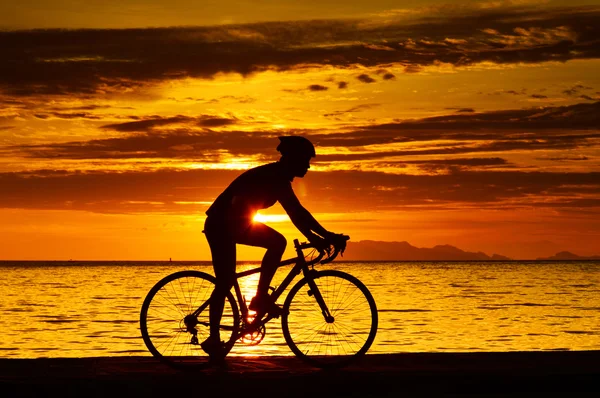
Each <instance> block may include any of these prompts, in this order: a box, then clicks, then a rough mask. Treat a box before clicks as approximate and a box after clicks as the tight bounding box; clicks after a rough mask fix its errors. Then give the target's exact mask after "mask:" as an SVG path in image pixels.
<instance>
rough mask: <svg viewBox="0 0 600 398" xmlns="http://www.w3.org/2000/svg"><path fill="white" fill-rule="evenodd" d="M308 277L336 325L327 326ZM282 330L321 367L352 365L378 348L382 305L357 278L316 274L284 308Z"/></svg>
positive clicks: (295, 288)
mask: <svg viewBox="0 0 600 398" xmlns="http://www.w3.org/2000/svg"><path fill="white" fill-rule="evenodd" d="M309 279H313V280H314V281H315V283H316V284H317V286H318V288H319V291H320V292H321V295H322V296H323V299H324V301H325V303H326V304H327V307H328V308H329V311H330V313H331V315H332V316H333V317H334V321H333V322H331V323H327V322H326V320H325V318H324V316H323V313H322V311H321V308H320V306H319V304H318V303H317V301H316V299H315V297H314V294H311V293H310V287H309V285H308V283H309ZM283 309H284V311H283V315H282V318H281V326H282V330H283V336H284V338H285V341H286V343H287V345H288V346H289V347H290V349H291V350H292V352H293V353H294V354H295V355H296V356H298V357H299V358H300V359H302V360H304V361H305V362H307V363H309V364H311V365H313V366H316V367H319V368H336V367H342V366H346V365H348V364H350V363H351V362H352V361H354V360H356V359H358V358H359V357H361V356H362V355H364V354H365V353H366V352H367V351H368V349H369V348H370V347H371V345H372V344H373V341H374V340H375V335H376V334H377V326H378V322H379V318H378V314H377V305H376V304H375V300H374V299H373V296H372V295H371V292H369V289H367V287H366V286H365V285H364V284H363V283H362V282H361V281H360V280H358V279H357V278H356V277H354V276H352V275H350V274H347V273H345V272H341V271H335V270H326V271H314V274H313V276H309V277H305V278H303V279H301V280H300V281H299V282H298V283H296V284H295V285H294V286H293V287H292V289H291V290H290V293H289V294H288V296H287V298H286V300H285V303H284V305H283Z"/></svg>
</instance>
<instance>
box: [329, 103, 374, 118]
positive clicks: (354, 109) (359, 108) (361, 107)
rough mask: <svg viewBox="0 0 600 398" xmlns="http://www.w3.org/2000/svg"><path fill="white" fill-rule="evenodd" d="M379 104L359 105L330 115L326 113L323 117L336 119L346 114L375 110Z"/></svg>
mask: <svg viewBox="0 0 600 398" xmlns="http://www.w3.org/2000/svg"><path fill="white" fill-rule="evenodd" d="M379 105H380V104H361V105H357V106H353V107H352V108H350V109H346V110H342V111H335V112H332V113H326V114H324V115H323V116H325V117H338V116H341V115H344V114H348V113H355V112H361V111H364V110H367V109H372V108H375V107H377V106H379Z"/></svg>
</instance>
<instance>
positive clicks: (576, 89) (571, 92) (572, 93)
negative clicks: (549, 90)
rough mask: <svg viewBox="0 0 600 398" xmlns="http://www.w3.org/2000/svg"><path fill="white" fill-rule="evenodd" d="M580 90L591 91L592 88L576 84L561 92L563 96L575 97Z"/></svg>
mask: <svg viewBox="0 0 600 398" xmlns="http://www.w3.org/2000/svg"><path fill="white" fill-rule="evenodd" d="M582 90H592V87H587V86H584V85H583V84H576V85H574V86H573V87H571V88H569V89H566V90H564V91H563V94H566V95H570V96H575V95H578V94H579V93H580V92H581V91H582Z"/></svg>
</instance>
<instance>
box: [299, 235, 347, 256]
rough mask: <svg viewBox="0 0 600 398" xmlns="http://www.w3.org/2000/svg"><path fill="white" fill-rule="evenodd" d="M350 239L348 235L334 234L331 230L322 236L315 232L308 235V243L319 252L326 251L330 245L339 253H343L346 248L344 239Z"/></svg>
mask: <svg viewBox="0 0 600 398" xmlns="http://www.w3.org/2000/svg"><path fill="white" fill-rule="evenodd" d="M348 239H350V237H349V236H348V235H344V234H336V233H333V232H327V234H326V235H325V236H324V237H320V236H318V235H316V234H312V235H311V236H309V237H308V240H309V241H310V243H311V244H312V245H313V246H314V247H315V248H316V249H317V250H319V251H320V252H325V251H326V252H328V253H329V251H330V249H331V246H333V248H334V249H335V250H337V251H339V252H340V253H344V250H346V241H347V240H348Z"/></svg>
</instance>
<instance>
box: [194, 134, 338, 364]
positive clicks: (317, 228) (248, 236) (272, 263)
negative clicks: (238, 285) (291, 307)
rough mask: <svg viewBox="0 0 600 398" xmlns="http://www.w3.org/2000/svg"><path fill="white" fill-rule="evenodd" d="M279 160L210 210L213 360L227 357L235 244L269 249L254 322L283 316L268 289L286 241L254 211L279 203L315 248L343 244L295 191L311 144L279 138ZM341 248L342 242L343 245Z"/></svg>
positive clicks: (248, 174)
mask: <svg viewBox="0 0 600 398" xmlns="http://www.w3.org/2000/svg"><path fill="white" fill-rule="evenodd" d="M279 140H280V143H279V145H278V146H277V151H279V152H280V153H281V158H280V159H279V161H277V162H274V163H269V164H265V165H262V166H258V167H255V168H253V169H250V170H247V171H245V172H244V173H242V174H241V175H240V176H239V177H237V178H236V179H235V180H234V181H233V182H232V183H231V184H230V185H229V186H228V187H227V189H225V191H223V193H221V194H220V195H219V196H218V197H217V199H216V200H215V201H214V203H213V204H212V205H211V206H210V208H209V209H208V210H207V211H206V215H207V218H206V222H205V224H204V233H205V234H206V239H207V241H208V244H209V246H210V251H211V255H212V261H213V267H214V271H215V276H216V286H215V289H214V291H213V294H212V296H211V298H210V308H209V318H210V336H209V337H208V339H206V340H205V341H204V342H203V343H202V344H201V347H202V349H203V350H204V351H205V352H206V353H207V354H209V356H210V357H211V358H222V357H224V355H225V353H224V343H223V342H221V338H220V330H219V324H220V320H221V317H222V315H223V307H224V304H225V297H226V295H227V293H228V292H229V290H230V289H231V287H232V286H233V283H234V281H235V273H236V269H235V268H236V244H238V243H239V244H243V245H249V246H257V247H263V248H265V249H267V252H266V253H265V255H264V257H263V260H262V264H261V275H260V279H259V282H258V288H257V291H256V296H255V297H254V298H253V299H252V301H251V302H250V305H249V308H250V309H251V310H253V311H255V312H256V316H255V319H256V320H259V319H261V318H262V317H263V316H264V315H265V314H266V313H269V314H271V315H274V316H278V315H280V314H281V308H280V307H279V306H277V305H276V304H275V302H274V301H273V300H272V299H271V297H270V296H269V293H268V288H269V284H270V283H271V280H272V279H273V276H274V275H275V271H276V269H277V266H278V265H279V263H280V262H281V257H282V256H283V253H284V251H285V248H286V245H287V242H286V239H285V237H284V236H283V235H282V234H280V233H279V232H277V231H275V230H274V229H272V228H271V227H268V226H267V225H265V224H263V223H260V222H257V221H254V220H253V218H254V216H255V215H256V212H257V211H258V210H261V209H266V208H268V207H271V206H273V205H274V204H275V203H276V202H279V203H280V204H281V205H282V207H283V208H284V210H285V211H286V213H287V214H288V215H289V217H290V219H291V221H292V223H293V224H294V225H295V226H296V228H298V230H299V231H300V232H301V233H302V234H303V235H304V236H305V237H306V238H307V239H308V240H309V241H310V242H311V243H312V244H313V245H314V246H315V247H317V248H321V249H324V248H325V247H327V246H328V245H329V244H330V243H332V244H334V245H336V244H337V243H338V242H340V238H339V237H340V236H341V235H339V234H334V233H332V232H329V231H327V230H326V229H325V228H323V227H322V226H321V224H319V223H318V222H317V220H315V218H314V217H313V216H312V215H311V214H310V212H309V211H308V210H306V209H305V208H304V207H303V206H302V205H301V204H300V201H299V200H298V198H297V197H296V195H295V194H294V191H293V189H292V180H293V179H294V178H295V177H300V178H302V177H304V176H305V175H306V173H307V171H308V169H309V168H310V160H311V158H313V157H314V156H315V155H316V154H315V148H314V146H313V144H312V143H311V142H310V141H309V140H308V139H306V138H304V137H301V136H283V137H279ZM340 243H341V242H340Z"/></svg>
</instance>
